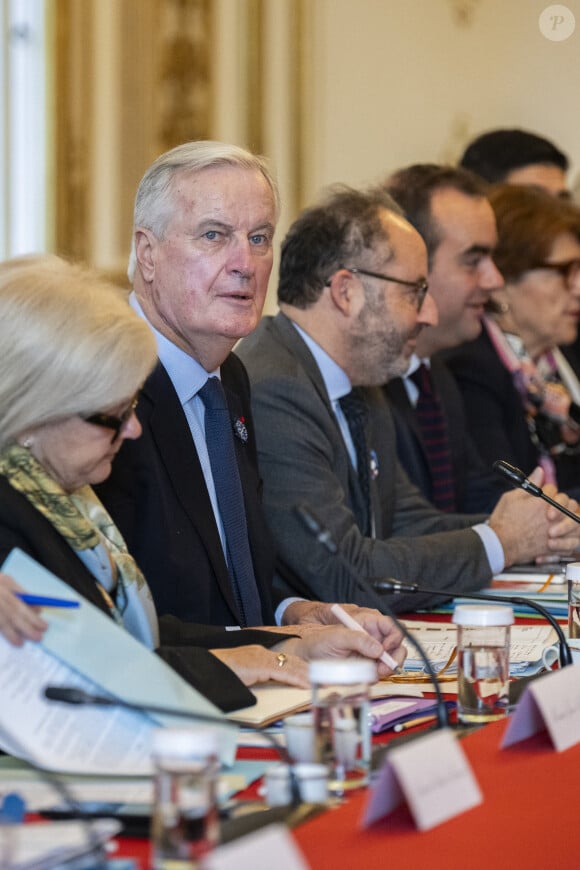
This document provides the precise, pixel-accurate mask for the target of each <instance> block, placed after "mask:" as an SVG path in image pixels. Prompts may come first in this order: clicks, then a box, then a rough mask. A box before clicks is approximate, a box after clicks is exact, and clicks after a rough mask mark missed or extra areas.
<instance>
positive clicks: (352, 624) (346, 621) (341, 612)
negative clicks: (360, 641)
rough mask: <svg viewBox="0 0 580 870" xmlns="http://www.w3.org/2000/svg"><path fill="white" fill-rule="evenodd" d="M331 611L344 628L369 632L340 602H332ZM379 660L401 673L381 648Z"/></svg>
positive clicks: (391, 658) (394, 662) (392, 659)
mask: <svg viewBox="0 0 580 870" xmlns="http://www.w3.org/2000/svg"><path fill="white" fill-rule="evenodd" d="M330 610H331V612H332V613H334V615H335V616H336V618H337V619H338V621H339V622H342V624H343V625H344V626H345V627H346V628H352V630H353V631H364V632H365V634H369V632H368V631H367V630H366V628H363V627H362V625H361V624H360V622H357V621H356V619H353V618H352V616H351V615H350V614H349V613H347V612H346V610H345V609H344V607H341V606H340V604H333V605H332V607H331V608H330ZM379 658H380V660H381V661H382V662H383V664H385V665H386V666H387V667H388V668H391V669H392V670H393V671H394V672H395V673H396V674H400V673H402V671H401V668H400V667H399V665H398V664H397V662H396V661H395V659H394V658H393V657H392V656H390V655H389V654H388V652H387V651H386V650H383V652H382V653H381V655H380V656H379Z"/></svg>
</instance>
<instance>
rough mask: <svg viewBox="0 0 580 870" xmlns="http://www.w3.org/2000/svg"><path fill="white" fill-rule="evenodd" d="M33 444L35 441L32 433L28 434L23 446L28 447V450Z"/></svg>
mask: <svg viewBox="0 0 580 870" xmlns="http://www.w3.org/2000/svg"><path fill="white" fill-rule="evenodd" d="M33 444H34V441H33V439H32V436H30V435H28V436H27V437H26V438H25V439H24V440H23V442H22V446H23V447H26V449H27V450H30V448H31V447H32V445H33Z"/></svg>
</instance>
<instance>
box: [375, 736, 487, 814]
mask: <svg viewBox="0 0 580 870" xmlns="http://www.w3.org/2000/svg"><path fill="white" fill-rule="evenodd" d="M402 800H406V801H407V804H408V806H409V809H410V811H411V814H412V816H413V818H414V820H415V824H416V825H417V827H418V828H419V830H421V831H427V830H429V828H434V827H435V826H436V825H440V824H441V823H442V822H446V821H447V820H448V819H451V818H453V817H454V816H457V815H459V814H460V813H463V812H465V811H466V810H470V809H471V808H472V807H475V806H478V805H479V804H480V803H482V801H483V796H482V793H481V790H480V788H479V785H478V783H477V780H476V779H475V776H474V774H473V771H472V770H471V768H470V766H469V762H468V761H467V758H466V757H465V754H464V752H463V749H462V748H461V745H460V743H459V742H458V741H457V740H456V739H455V738H454V736H453V734H452V732H451V731H450V730H449V729H447V728H445V729H441V730H438V731H432V732H430V733H429V734H426V735H425V736H424V737H419V738H417V739H416V740H412V741H410V742H409V743H405V744H404V745H403V746H399V747H394V748H393V749H391V750H390V751H389V752H388V753H387V756H386V758H385V762H384V765H383V767H382V768H381V772H380V774H379V778H378V781H377V783H376V785H375V786H374V787H373V788H372V790H371V793H370V797H369V801H368V803H367V806H366V808H365V812H364V815H363V818H362V823H361V824H362V827H363V828H366V827H368V826H369V825H371V824H373V822H375V821H377V819H380V818H382V817H383V816H385V815H387V813H390V812H391V810H393V809H394V808H395V807H396V806H397V805H398V804H399V803H401V801H402Z"/></svg>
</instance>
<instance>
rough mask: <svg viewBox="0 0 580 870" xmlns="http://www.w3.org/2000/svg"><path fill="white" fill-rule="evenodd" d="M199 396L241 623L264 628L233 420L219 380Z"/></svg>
mask: <svg viewBox="0 0 580 870" xmlns="http://www.w3.org/2000/svg"><path fill="white" fill-rule="evenodd" d="M198 396H199V397H200V398H201V400H202V402H203V404H204V405H205V439H206V443H207V452H208V454H209V461H210V465H211V472H212V476H213V482H214V485H215V491H216V496H217V501H218V506H219V511H220V515H221V518H222V523H223V527H224V533H225V538H226V551H227V563H228V572H229V575H230V579H231V581H232V589H233V592H234V597H235V599H236V602H237V604H238V608H239V610H240V614H241V617H242V619H241V621H240V623H241V625H242V626H247V625H262V608H261V604H260V596H259V594H258V587H257V585H256V578H255V575H254V568H253V564H252V555H251V553H250V544H249V541H248V526H247V522H246V509H245V506H244V496H243V492H242V483H241V480H240V472H239V469H238V463H237V462H236V452H235V445H234V436H233V428H232V420H231V417H230V412H229V409H228V406H227V403H226V396H225V393H224V390H223V387H222V385H221V382H220V380H219V378H215V377H214V378H208V380H207V381H206V383H205V384H204V386H203V387H202V388H201V390H199V392H198Z"/></svg>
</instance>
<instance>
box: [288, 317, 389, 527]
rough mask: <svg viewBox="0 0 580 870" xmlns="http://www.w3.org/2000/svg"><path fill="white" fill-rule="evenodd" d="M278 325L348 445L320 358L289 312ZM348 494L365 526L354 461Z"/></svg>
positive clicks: (355, 512) (357, 517)
mask: <svg viewBox="0 0 580 870" xmlns="http://www.w3.org/2000/svg"><path fill="white" fill-rule="evenodd" d="M274 324H275V326H276V328H277V329H278V331H279V333H280V340H281V342H282V343H283V344H285V345H286V347H287V348H288V349H289V350H290V352H291V353H292V355H293V356H295V357H297V358H298V359H299V360H300V363H301V365H302V367H303V368H304V371H305V372H306V374H307V375H308V377H309V379H310V381H311V382H312V386H313V387H314V389H315V390H316V392H317V393H318V395H319V396H320V398H321V400H322V402H323V404H324V406H325V407H326V409H327V411H328V415H329V417H330V419H331V420H332V425H333V426H334V427H335V429H336V433H337V436H338V438H339V439H340V442H341V443H342V444H344V439H343V437H342V432H341V431H340V426H339V425H338V421H337V419H336V414H335V413H334V409H333V407H332V403H331V401H330V398H329V396H328V393H327V391H326V387H325V385H324V380H323V378H322V375H321V374H320V369H319V368H318V365H317V364H316V360H315V359H314V357H313V356H312V354H311V353H310V351H309V349H308V347H307V346H306V344H305V343H304V341H303V340H302V338H301V336H300V334H299V333H298V332H297V330H296V329H295V327H294V326H293V325H292V321H291V320H290V318H288V317H286V315H285V314H283V313H282V312H280V313H279V314H277V315H276V317H275V318H274ZM366 434H367V448H368V449H369V450H370V449H371V447H372V445H371V438H370V434H369V427H368V425H367V433H366ZM344 450H345V453H347V449H346V444H345V445H344ZM372 490H373V486H372V482H371V493H372ZM348 496H349V500H350V503H351V507H352V510H353V513H354V515H355V517H356V520H357V524H358V526H359V528H364V524H365V518H366V515H367V510H368V508H367V505H366V504H365V498H364V495H363V492H362V490H361V486H360V481H359V478H358V474H357V473H356V469H355V468H354V466H353V464H352V462H350V461H349V463H348ZM371 505H374V498H373V496H372V495H371Z"/></svg>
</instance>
